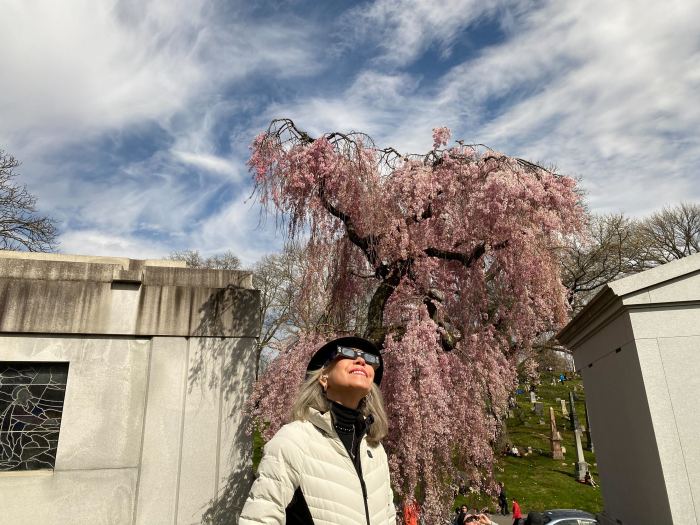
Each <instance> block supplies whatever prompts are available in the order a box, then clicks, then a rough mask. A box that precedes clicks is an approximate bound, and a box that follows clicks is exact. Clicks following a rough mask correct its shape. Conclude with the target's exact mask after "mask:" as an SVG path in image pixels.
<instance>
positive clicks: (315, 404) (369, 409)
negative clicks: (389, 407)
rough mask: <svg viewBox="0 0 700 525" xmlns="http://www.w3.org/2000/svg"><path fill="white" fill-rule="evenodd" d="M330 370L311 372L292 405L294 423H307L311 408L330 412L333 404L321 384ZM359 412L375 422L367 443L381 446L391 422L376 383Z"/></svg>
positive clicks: (369, 432)
mask: <svg viewBox="0 0 700 525" xmlns="http://www.w3.org/2000/svg"><path fill="white" fill-rule="evenodd" d="M328 368H329V367H324V368H321V369H319V370H315V371H314V372H311V373H310V374H309V377H307V379H306V381H304V383H303V384H302V385H301V389H300V390H299V394H298V395H297V398H296V399H295V400H294V404H293V405H292V420H293V421H306V420H307V418H308V412H309V408H315V409H316V410H318V411H319V412H328V411H329V410H330V409H331V403H330V401H328V398H327V397H326V393H325V392H324V391H323V387H322V386H321V383H320V382H319V379H320V377H321V375H322V374H324V373H326V372H327V371H328ZM357 410H358V411H359V412H360V414H362V415H363V416H365V417H367V416H368V415H370V414H372V417H373V418H374V422H373V423H372V424H371V425H370V427H369V430H368V432H367V443H368V444H369V445H371V446H373V447H374V446H377V445H379V444H380V443H381V441H382V439H384V438H385V437H386V435H387V433H388V432H389V421H388V417H387V415H386V409H385V408H384V398H382V392H381V390H379V387H378V386H377V385H376V384H375V383H372V389H371V390H370V392H369V394H367V396H366V397H365V398H364V399H363V400H362V401H360V405H359V406H358V407H357Z"/></svg>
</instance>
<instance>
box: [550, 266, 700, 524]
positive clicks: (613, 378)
mask: <svg viewBox="0 0 700 525" xmlns="http://www.w3.org/2000/svg"><path fill="white" fill-rule="evenodd" d="M688 259H691V260H689V261H686V260H684V261H682V262H681V261H679V264H675V263H671V264H669V265H667V266H668V268H664V267H661V268H657V269H655V270H652V271H650V272H643V273H642V274H639V275H636V276H634V277H633V278H628V279H623V280H621V281H618V282H616V283H611V284H610V285H609V288H607V289H605V290H603V291H602V292H601V293H600V294H599V295H598V296H597V297H596V298H595V299H594V300H593V301H592V303H591V304H590V305H589V306H588V307H587V308H586V310H584V311H583V312H582V313H581V315H580V316H577V318H575V319H574V320H572V322H571V323H570V324H569V325H568V326H567V327H566V328H565V329H564V330H562V332H561V333H560V334H559V337H560V341H562V342H563V343H564V344H567V345H569V347H570V348H572V349H573V351H574V358H575V361H576V366H577V368H578V369H580V370H581V373H582V376H583V381H584V384H585V387H586V398H587V404H588V409H589V419H590V423H591V431H592V433H593V440H594V442H595V446H596V458H597V461H598V468H599V470H600V477H601V486H602V490H603V498H604V504H605V510H604V512H603V515H602V516H601V519H602V523H604V524H610V525H618V524H623V525H626V524H645V523H649V524H656V523H664V524H678V525H697V524H698V523H700V447H698V443H699V442H700V438H699V437H698V436H700V419H698V418H697V413H698V400H699V399H700V396H699V395H698V392H700V359H699V355H698V352H699V351H700V258H699V257H698V256H694V257H691V258H688ZM645 274H647V275H645Z"/></svg>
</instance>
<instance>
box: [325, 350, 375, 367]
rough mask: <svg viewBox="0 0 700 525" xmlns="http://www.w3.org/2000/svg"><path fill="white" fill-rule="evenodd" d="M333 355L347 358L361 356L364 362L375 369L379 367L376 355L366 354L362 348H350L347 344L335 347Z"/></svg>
mask: <svg viewBox="0 0 700 525" xmlns="http://www.w3.org/2000/svg"><path fill="white" fill-rule="evenodd" d="M334 357H342V358H347V359H357V358H358V357H361V358H362V359H364V360H365V363H367V364H368V365H369V366H371V367H372V368H374V369H375V370H376V369H377V368H379V364H380V363H379V356H378V355H374V354H368V353H367V352H363V351H362V350H358V349H357V348H350V347H349V346H338V347H336V352H335V356H334Z"/></svg>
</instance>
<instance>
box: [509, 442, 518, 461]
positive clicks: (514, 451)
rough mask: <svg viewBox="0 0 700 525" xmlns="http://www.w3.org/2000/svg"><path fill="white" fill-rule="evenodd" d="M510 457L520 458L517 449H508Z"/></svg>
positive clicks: (514, 447)
mask: <svg viewBox="0 0 700 525" xmlns="http://www.w3.org/2000/svg"><path fill="white" fill-rule="evenodd" d="M510 455H511V456H513V457H516V458H519V457H520V451H519V450H518V447H516V446H515V445H513V448H511V449H510Z"/></svg>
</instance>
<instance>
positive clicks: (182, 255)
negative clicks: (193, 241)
mask: <svg viewBox="0 0 700 525" xmlns="http://www.w3.org/2000/svg"><path fill="white" fill-rule="evenodd" d="M168 259H170V260H171V261H184V262H185V264H187V267H188V268H209V269H212V270H239V269H240V268H241V260H240V259H239V258H238V257H237V256H236V255H234V254H233V252H232V251H230V250H227V251H225V252H224V253H219V254H215V255H212V256H211V257H202V254H200V253H199V250H182V251H173V252H171V253H170V255H168Z"/></svg>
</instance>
